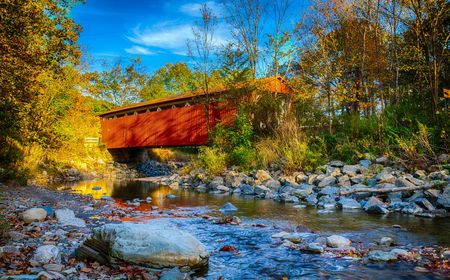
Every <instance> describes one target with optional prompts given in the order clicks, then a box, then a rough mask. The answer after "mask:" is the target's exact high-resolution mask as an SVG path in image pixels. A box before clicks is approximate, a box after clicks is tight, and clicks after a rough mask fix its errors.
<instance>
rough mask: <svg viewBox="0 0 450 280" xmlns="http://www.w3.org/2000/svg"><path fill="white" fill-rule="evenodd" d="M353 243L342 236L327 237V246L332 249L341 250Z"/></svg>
mask: <svg viewBox="0 0 450 280" xmlns="http://www.w3.org/2000/svg"><path fill="white" fill-rule="evenodd" d="M351 243H352V242H351V241H350V240H349V239H348V238H345V237H343V236H340V235H331V236H328V237H327V246H328V247H331V248H341V247H345V246H349V245H350V244H351Z"/></svg>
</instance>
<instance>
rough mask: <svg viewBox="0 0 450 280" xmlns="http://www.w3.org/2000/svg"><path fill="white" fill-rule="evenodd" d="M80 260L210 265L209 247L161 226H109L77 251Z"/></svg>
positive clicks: (157, 265)
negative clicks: (207, 248)
mask: <svg viewBox="0 0 450 280" xmlns="http://www.w3.org/2000/svg"><path fill="white" fill-rule="evenodd" d="M77 255H78V257H80V258H90V259H95V260H97V261H99V262H102V263H105V262H113V263H114V262H116V261H125V262H128V263H133V264H138V265H142V266H147V267H154V268H160V267H175V266H177V267H180V266H189V267H200V266H204V265H206V264H207V263H208V258H209V253H208V251H207V250H206V247H205V246H204V245H203V244H202V243H200V241H198V240H197V239H196V238H195V237H193V236H192V235H190V234H189V233H187V232H184V231H181V230H179V229H175V228H167V226H164V225H159V224H134V223H123V224H107V225H104V226H102V227H100V228H96V229H94V231H93V234H92V237H91V238H90V239H88V240H86V241H85V242H84V243H83V245H82V246H80V248H79V249H78V250H77Z"/></svg>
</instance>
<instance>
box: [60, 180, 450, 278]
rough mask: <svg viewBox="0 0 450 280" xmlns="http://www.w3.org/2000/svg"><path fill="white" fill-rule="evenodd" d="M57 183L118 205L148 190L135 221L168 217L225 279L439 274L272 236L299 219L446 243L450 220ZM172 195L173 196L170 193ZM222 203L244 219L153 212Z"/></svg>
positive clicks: (148, 186)
mask: <svg viewBox="0 0 450 280" xmlns="http://www.w3.org/2000/svg"><path fill="white" fill-rule="evenodd" d="M60 187H63V188H70V189H71V190H72V191H74V192H76V193H80V194H85V195H92V196H93V197H94V198H97V199H98V198H100V197H102V196H104V195H107V196H111V197H112V198H113V199H114V200H115V202H116V203H117V204H120V205H123V203H124V202H125V201H126V200H131V199H135V198H140V199H144V200H145V199H146V198H147V197H149V196H150V197H152V202H151V203H145V202H143V203H141V205H140V206H139V207H136V210H138V211H137V212H139V215H137V216H136V217H135V220H136V221H140V222H149V223H159V222H163V223H168V224H170V225H171V226H176V227H178V228H180V229H182V230H186V231H188V232H190V233H191V234H193V235H194V236H195V237H197V238H198V239H199V240H200V241H201V242H202V243H203V244H205V245H206V246H207V248H208V250H209V251H210V252H211V257H210V260H209V266H208V268H207V269H205V271H202V272H198V273H200V274H199V275H200V276H204V277H205V278H207V279H218V278H219V277H220V276H223V277H224V278H225V279H282V278H283V277H287V278H286V279H318V278H320V279H444V277H443V276H441V275H439V274H433V273H422V272H418V271H415V270H414V265H412V264H408V263H405V262H396V263H371V264H363V263H362V262H361V261H359V260H355V259H352V258H350V257H342V258H336V257H335V256H330V255H328V254H322V255H316V254H308V253H304V252H301V251H298V250H292V249H289V248H285V247H283V246H281V241H280V240H279V239H276V238H272V235H273V234H275V233H278V232H280V231H282V230H284V231H294V230H296V228H297V229H298V226H300V228H302V229H304V228H307V229H309V230H312V231H313V232H316V233H320V234H321V235H322V234H325V235H327V234H329V235H331V234H339V235H342V236H345V237H347V238H349V239H351V240H352V241H353V246H357V245H358V243H364V244H367V243H370V242H376V241H378V240H380V238H381V237H385V236H388V237H392V238H393V239H394V240H395V241H396V242H397V243H398V244H399V245H406V246H418V245H426V246H431V245H441V246H447V247H448V246H450V219H438V218H436V219H428V218H420V217H414V216H408V215H402V214H395V213H394V214H389V215H386V216H381V215H370V214H367V213H365V212H364V211H345V212H343V211H340V210H336V211H331V212H329V211H318V210H317V209H315V208H313V207H307V208H299V209H297V208H295V207H293V205H292V204H284V203H279V202H275V201H272V200H261V199H255V198H254V197H248V198H247V197H242V196H238V195H231V196H230V195H228V194H227V195H217V194H207V193H195V192H191V191H187V190H172V189H170V188H169V187H166V186H158V185H155V184H153V183H150V182H143V181H112V180H97V181H86V182H79V183H76V184H73V185H64V186H60ZM94 187H101V189H100V188H94ZM93 188H94V189H95V190H93ZM169 194H171V195H175V197H172V198H170V199H169V198H168V197H167V196H168V195H169ZM227 202H231V203H232V204H234V205H235V206H236V207H237V208H238V211H237V212H235V213H234V215H236V216H238V217H239V218H240V219H241V220H242V222H243V223H242V225H229V224H226V225H222V224H215V223H212V222H211V220H207V219H202V218H201V217H200V216H195V217H194V216H190V217H188V218H174V217H165V216H164V215H159V216H157V218H156V219H155V215H153V213H154V212H155V209H156V207H157V211H161V210H164V209H179V210H180V211H181V212H184V213H189V212H190V213H197V214H208V215H211V216H219V215H220V212H219V211H218V209H219V208H220V207H222V206H223V205H224V204H225V203H227ZM155 206H156V207H155ZM131 220H133V219H131ZM394 225H396V226H395V227H393V226H394ZM224 245H231V246H234V247H235V248H237V250H238V252H222V251H219V249H220V248H222V247H223V246H224Z"/></svg>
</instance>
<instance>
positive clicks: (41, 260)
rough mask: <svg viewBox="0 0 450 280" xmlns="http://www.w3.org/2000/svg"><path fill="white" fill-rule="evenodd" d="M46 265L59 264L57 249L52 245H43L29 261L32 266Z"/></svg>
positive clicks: (59, 257) (59, 256)
mask: <svg viewBox="0 0 450 280" xmlns="http://www.w3.org/2000/svg"><path fill="white" fill-rule="evenodd" d="M48 263H57V264H59V263H61V255H60V253H59V249H58V247H56V246H54V245H43V246H40V247H38V248H37V249H36V251H35V252H34V254H33V257H32V258H31V260H30V264H31V265H32V266H40V265H44V264H48Z"/></svg>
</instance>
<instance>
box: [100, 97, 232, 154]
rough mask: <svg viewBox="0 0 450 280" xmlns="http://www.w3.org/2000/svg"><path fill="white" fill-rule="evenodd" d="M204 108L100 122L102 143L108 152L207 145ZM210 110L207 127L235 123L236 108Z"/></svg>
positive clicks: (221, 106) (223, 106)
mask: <svg viewBox="0 0 450 280" xmlns="http://www.w3.org/2000/svg"><path fill="white" fill-rule="evenodd" d="M226 103H228V102H226ZM204 106H206V105H204V104H196V105H191V106H186V107H178V108H170V109H165V110H162V111H153V112H147V113H140V114H137V115H129V116H122V117H118V118H114V119H103V120H102V140H103V142H104V143H105V144H106V146H107V148H108V149H118V148H129V147H160V146H166V147H169V146H198V145H206V144H207V142H208V129H207V125H206V116H205V107H204ZM209 106H210V110H209V120H210V127H214V125H215V124H216V123H219V122H220V123H225V124H226V123H231V122H233V121H234V120H235V117H236V111H237V110H236V107H235V106H229V104H225V103H220V104H218V103H213V104H211V105H209Z"/></svg>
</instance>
